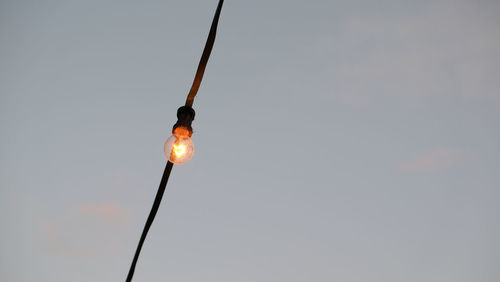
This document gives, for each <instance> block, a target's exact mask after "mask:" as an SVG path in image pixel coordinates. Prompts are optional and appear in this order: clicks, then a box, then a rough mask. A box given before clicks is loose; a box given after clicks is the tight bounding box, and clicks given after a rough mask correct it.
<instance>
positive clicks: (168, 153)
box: [163, 126, 194, 164]
mask: <svg viewBox="0 0 500 282" xmlns="http://www.w3.org/2000/svg"><path fill="white" fill-rule="evenodd" d="M189 133H190V132H189V130H188V129H187V128H185V127H183V126H180V127H177V128H176V129H174V134H172V136H170V137H169V138H168V139H167V141H166V142H165V145H164V146H163V151H164V152H165V157H167V159H168V160H169V161H171V162H172V163H174V164H183V163H185V162H187V161H189V160H190V159H191V157H193V153H194V145H193V141H192V140H191V138H190V137H189Z"/></svg>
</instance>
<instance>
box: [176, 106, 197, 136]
mask: <svg viewBox="0 0 500 282" xmlns="http://www.w3.org/2000/svg"><path fill="white" fill-rule="evenodd" d="M194 115H195V112H194V109H193V108H191V107H190V106H182V107H180V108H179V109H178V110H177V122H176V123H175V124H174V127H173V128H172V133H174V131H175V129H176V128H177V127H180V126H182V127H185V128H187V129H188V130H189V137H191V135H193V128H192V127H191V123H192V122H193V120H194Z"/></svg>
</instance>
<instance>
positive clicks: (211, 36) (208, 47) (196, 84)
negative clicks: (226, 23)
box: [186, 0, 224, 107]
mask: <svg viewBox="0 0 500 282" xmlns="http://www.w3.org/2000/svg"><path fill="white" fill-rule="evenodd" d="M223 3H224V0H219V4H218V5H217V10H215V15H214V19H213V20H212V26H211V27H210V32H209V33H208V38H207V43H205V48H204V49H203V53H202V54H201V59H200V63H199V64H198V69H197V70H196V75H195V76H194V80H193V85H192V86H191V90H189V94H188V96H187V99H186V106H189V107H192V106H193V102H194V97H195V96H196V93H198V89H199V88H200V85H201V80H202V79H203V74H204V73H205V68H206V66H207V63H208V58H209V57H210V53H211V52H212V48H213V47H214V42H215V35H216V34H217V24H218V23H219V16H220V11H221V9H222V4H223Z"/></svg>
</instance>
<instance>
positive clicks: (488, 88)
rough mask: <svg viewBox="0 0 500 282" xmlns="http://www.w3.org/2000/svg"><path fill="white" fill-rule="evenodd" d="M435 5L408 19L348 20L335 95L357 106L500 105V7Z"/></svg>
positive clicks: (339, 46)
mask: <svg viewBox="0 0 500 282" xmlns="http://www.w3.org/2000/svg"><path fill="white" fill-rule="evenodd" d="M430 3H431V4H429V5H428V6H426V7H425V8H423V9H414V11H412V12H408V14H407V15H405V16H404V17H401V16H400V15H399V14H397V13H396V14H394V13H392V14H383V13H380V11H378V13H374V12H373V11H372V13H367V14H364V13H363V14H360V15H359V16H358V17H355V16H354V17H351V18H350V19H346V20H345V22H344V24H343V26H342V30H343V32H342V33H341V34H340V35H339V37H340V38H334V39H332V42H331V43H330V44H331V45H332V46H334V47H336V48H335V49H334V50H336V51H335V52H336V54H338V55H334V56H335V62H336V64H335V65H334V66H333V67H332V69H331V73H330V75H331V77H333V78H335V80H336V83H335V84H334V86H335V87H338V89H335V93H337V94H336V95H340V96H341V97H342V99H343V100H346V102H347V103H354V104H356V103H362V104H364V103H367V102H370V101H374V100H376V99H379V98H380V97H381V96H385V95H386V96H388V97H392V98H395V97H399V98H401V99H405V100H407V99H409V100H418V99H422V98H426V99H428V98H429V97H435V96H443V95H451V96H457V97H460V98H463V99H465V100H486V101H491V102H494V103H497V104H498V105H500V92H499V91H498V89H499V88H500V80H499V79H498V78H497V74H498V73H499V72H500V29H498V25H499V23H500V22H499V21H498V17H497V16H496V14H497V13H496V12H493V11H494V10H495V9H494V8H498V7H497V5H493V4H492V7H490V8H489V9H488V6H484V5H477V4H476V3H475V2H471V1H435V2H430ZM497 11H498V9H497Z"/></svg>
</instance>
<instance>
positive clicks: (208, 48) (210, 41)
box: [126, 0, 224, 282]
mask: <svg viewBox="0 0 500 282" xmlns="http://www.w3.org/2000/svg"><path fill="white" fill-rule="evenodd" d="M223 3H224V0H219V4H218V5H217V9H216V10H215V15H214V19H213V20H212V25H211V27H210V32H209V34H208V38H207V42H206V43H205V48H204V49H203V53H202V55H201V59H200V63H199V64H198V69H197V70H196V75H195V77H194V81H193V85H192V86H191V90H189V94H188V97H187V99H186V106H189V107H191V106H193V102H194V97H195V96H196V93H198V89H199V88H200V85H201V80H202V79H203V74H204V72H205V68H206V66H207V63H208V58H209V57H210V53H211V52H212V48H213V46H214V42H215V34H216V33H217V24H218V22H219V16H220V12H221V9H222V4H223ZM173 166H174V164H173V163H171V162H170V161H168V162H167V165H166V166H165V170H164V172H163V176H162V178H161V181H160V187H159V188H158V191H157V192H156V197H155V200H154V202H153V206H152V207H151V211H150V212H149V216H148V219H147V220H146V224H145V225H144V229H143V230H142V235H141V238H140V239H139V244H138V245H137V249H136V251H135V254H134V259H133V260H132V264H131V265H130V269H129V272H128V275H127V280H126V282H131V281H132V277H133V276H134V271H135V266H136V264H137V260H138V259H139V254H140V253H141V249H142V245H143V244H144V240H146V236H147V234H148V231H149V228H150V227H151V225H152V224H153V220H154V219H155V216H156V213H157V212H158V208H159V207H160V203H161V199H162V198H163V193H164V192H165V187H166V186H167V182H168V177H169V176H170V172H171V171H172V167H173Z"/></svg>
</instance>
